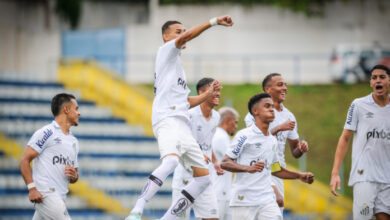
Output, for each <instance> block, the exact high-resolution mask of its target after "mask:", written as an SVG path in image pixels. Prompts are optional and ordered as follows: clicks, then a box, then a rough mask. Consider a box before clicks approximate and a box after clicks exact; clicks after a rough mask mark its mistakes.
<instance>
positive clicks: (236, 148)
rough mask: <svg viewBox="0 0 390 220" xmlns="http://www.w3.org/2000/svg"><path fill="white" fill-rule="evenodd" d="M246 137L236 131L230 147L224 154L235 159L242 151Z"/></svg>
mask: <svg viewBox="0 0 390 220" xmlns="http://www.w3.org/2000/svg"><path fill="white" fill-rule="evenodd" d="M247 139H248V137H247V136H246V135H244V134H242V133H238V134H237V135H236V136H235V137H234V139H233V142H232V144H231V147H230V149H229V150H228V151H227V152H226V155H228V156H229V157H230V158H232V159H237V158H238V157H239V156H240V154H241V152H242V151H243V149H244V146H245V143H246V140H247Z"/></svg>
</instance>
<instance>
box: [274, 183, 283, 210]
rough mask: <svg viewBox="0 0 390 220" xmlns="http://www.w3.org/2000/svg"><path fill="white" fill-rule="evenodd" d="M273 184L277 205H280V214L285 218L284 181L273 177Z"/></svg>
mask: <svg viewBox="0 0 390 220" xmlns="http://www.w3.org/2000/svg"><path fill="white" fill-rule="evenodd" d="M272 183H273V184H274V185H273V187H272V188H273V190H274V192H275V197H276V203H277V204H278V206H279V208H280V212H281V213H282V216H283V211H284V182H283V179H280V178H278V177H276V176H272Z"/></svg>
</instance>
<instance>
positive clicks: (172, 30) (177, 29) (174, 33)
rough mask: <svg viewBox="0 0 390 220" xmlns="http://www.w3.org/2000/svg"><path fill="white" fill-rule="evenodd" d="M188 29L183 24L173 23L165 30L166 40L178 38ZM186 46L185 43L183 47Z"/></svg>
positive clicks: (164, 37)
mask: <svg viewBox="0 0 390 220" xmlns="http://www.w3.org/2000/svg"><path fill="white" fill-rule="evenodd" d="M184 31H186V29H185V28H184V26H183V25H182V24H172V25H170V26H169V28H168V29H167V30H166V31H165V33H164V34H163V39H164V42H168V41H171V40H173V39H176V38H178V37H179V36H180V34H182V33H183V32H184ZM184 48H185V45H184V46H183V49H184Z"/></svg>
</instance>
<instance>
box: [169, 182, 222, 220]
mask: <svg viewBox="0 0 390 220" xmlns="http://www.w3.org/2000/svg"><path fill="white" fill-rule="evenodd" d="M181 190H182V189H177V188H176V189H172V201H175V200H176V199H177V198H178V197H179V196H180V195H181ZM191 208H192V209H193V210H194V214H195V217H196V218H200V219H203V218H218V217H219V214H218V202H217V196H216V195H215V192H214V190H213V184H210V185H209V186H208V187H207V188H206V189H205V190H204V191H203V192H202V193H201V194H200V195H199V196H198V197H197V198H196V199H195V201H194V204H192V206H191ZM191 208H189V209H187V210H186V212H185V213H183V215H182V216H180V218H179V219H181V220H188V219H189V218H190V210H191Z"/></svg>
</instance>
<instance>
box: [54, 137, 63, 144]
mask: <svg viewBox="0 0 390 220" xmlns="http://www.w3.org/2000/svg"><path fill="white" fill-rule="evenodd" d="M54 142H55V143H56V144H61V143H62V140H61V138H59V137H57V138H54Z"/></svg>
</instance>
